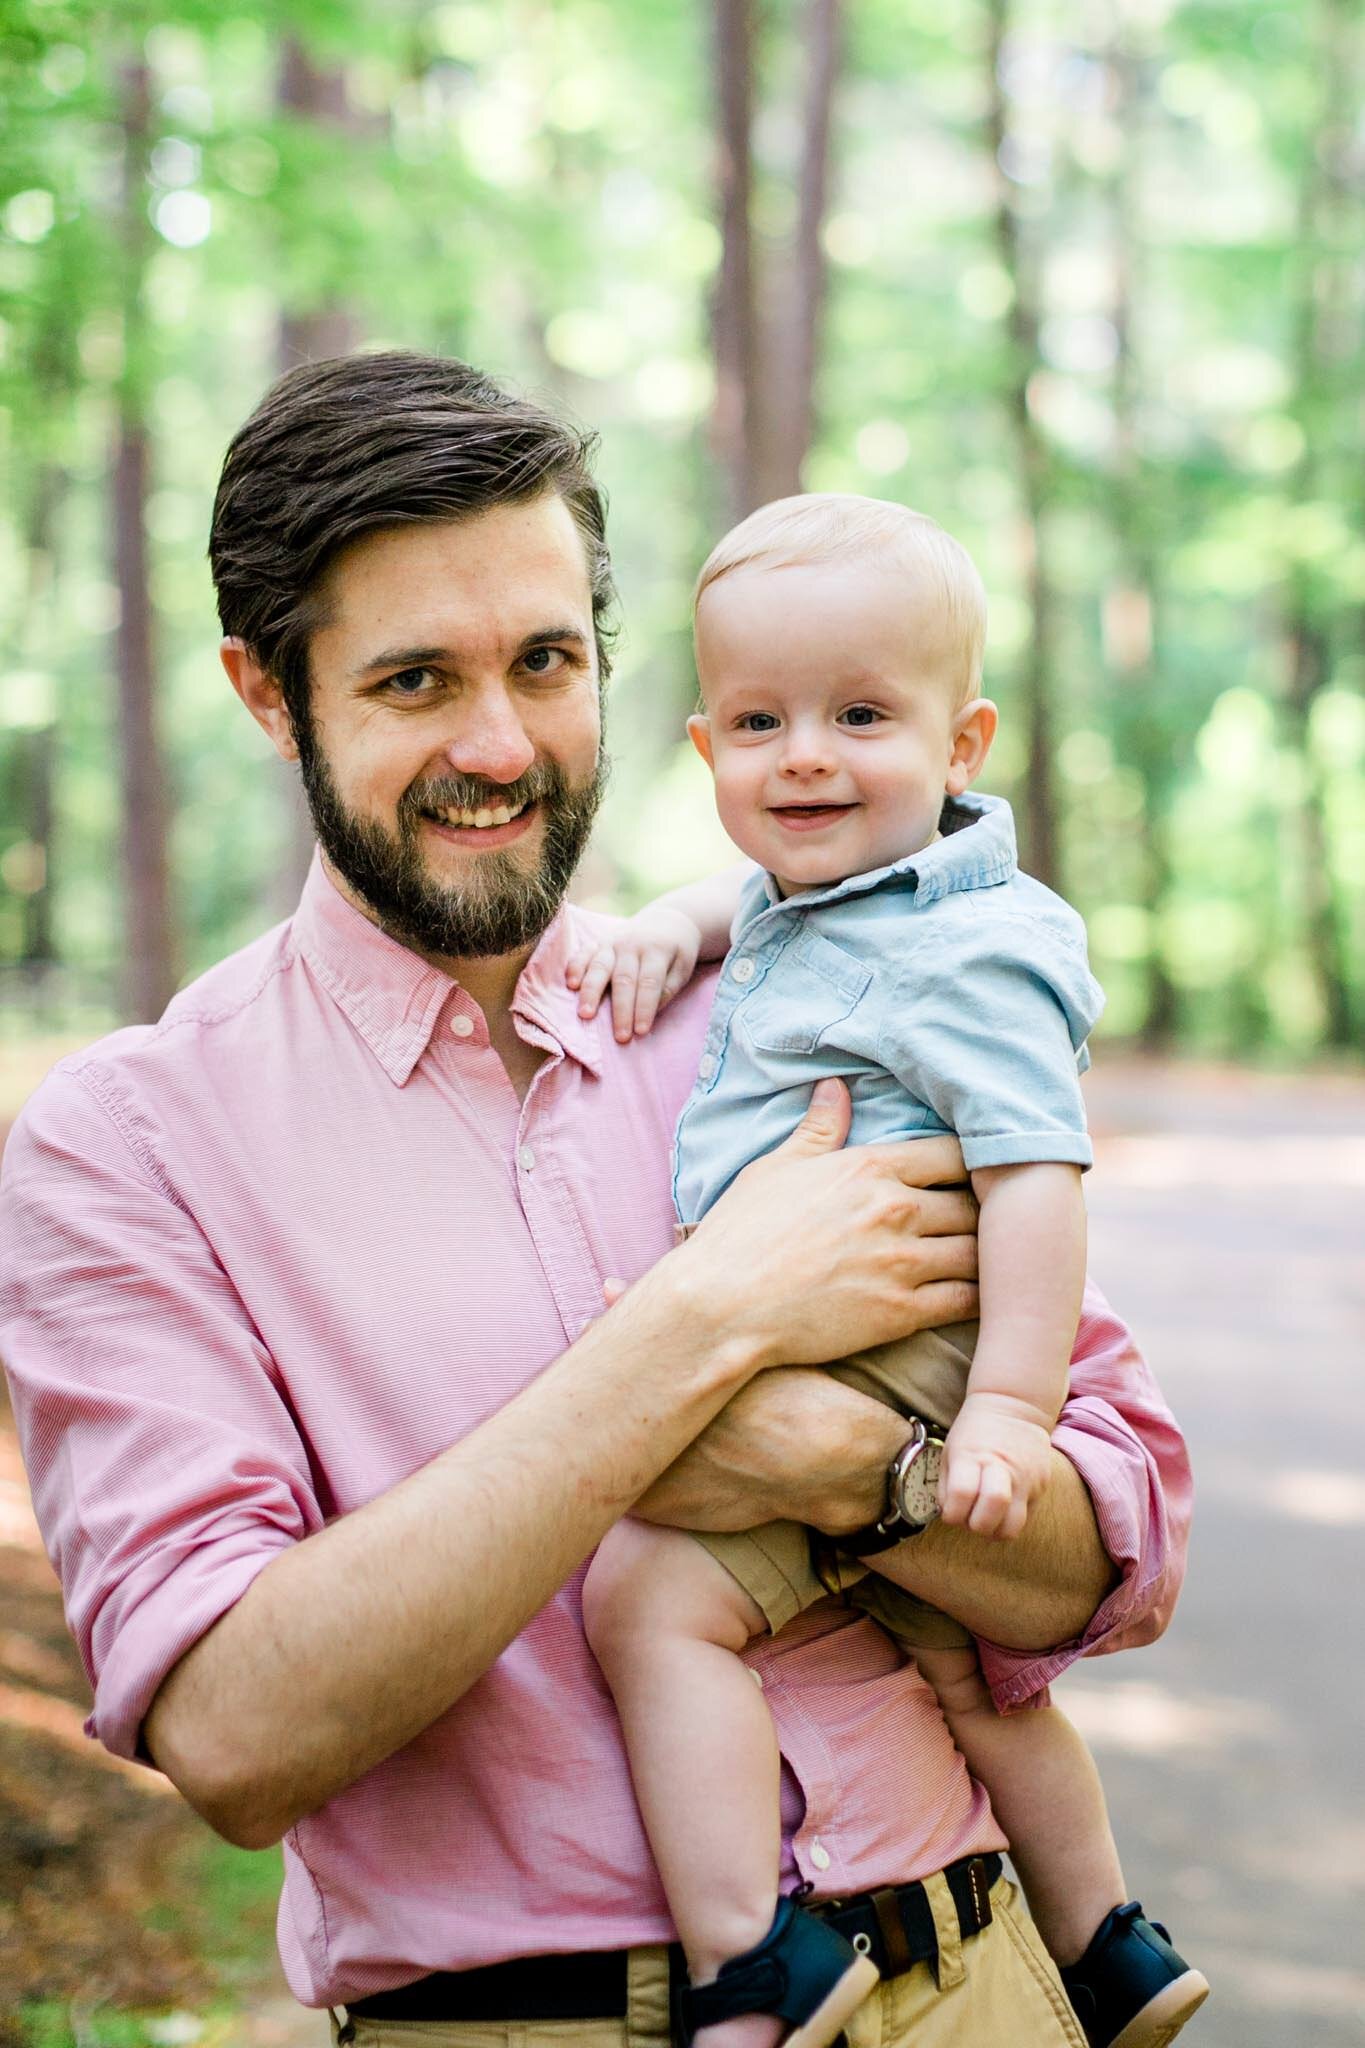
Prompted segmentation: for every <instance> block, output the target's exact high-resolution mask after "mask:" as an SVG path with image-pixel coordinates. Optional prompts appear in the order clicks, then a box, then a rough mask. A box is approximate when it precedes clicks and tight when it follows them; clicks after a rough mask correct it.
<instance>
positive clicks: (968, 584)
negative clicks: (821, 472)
mask: <svg viewBox="0 0 1365 2048" xmlns="http://www.w3.org/2000/svg"><path fill="white" fill-rule="evenodd" d="M860 554H876V555H881V556H891V557H892V558H893V559H897V560H899V561H900V562H901V563H902V564H904V565H905V566H907V567H909V566H912V565H913V566H914V567H916V568H921V569H924V570H926V571H927V572H928V574H929V578H930V582H931V587H932V588H933V590H934V593H935V595H936V596H937V597H938V598H939V599H940V600H941V602H942V605H943V612H944V621H945V624H946V625H947V628H948V631H949V632H950V633H951V635H952V637H953V638H954V640H955V641H956V642H957V643H958V645H959V646H960V647H961V650H962V668H961V671H960V674H959V678H958V688H959V693H960V694H959V697H958V702H959V703H963V704H965V703H966V702H967V701H968V699H969V698H971V697H975V696H976V695H977V692H978V687H979V685H980V681H981V662H982V656H983V654H984V651H985V645H986V589H985V585H984V584H983V583H982V581H981V577H980V575H979V574H978V572H977V567H976V564H975V562H974V561H973V560H972V558H971V556H970V555H969V554H968V553H967V550H966V549H965V548H964V547H963V545H962V543H961V542H960V541H956V540H954V539H953V537H952V535H951V534H950V533H945V532H944V530H943V528H942V527H941V526H939V525H938V524H937V523H936V522H935V521H934V520H932V519H930V518H929V517H928V516H927V515H926V514H925V513H923V512H912V511H911V509H910V507H909V506H908V505H893V504H890V503H888V502H887V501H886V500H885V499H882V498H861V497H858V496H856V495H855V494H854V493H852V492H846V491H809V492H805V493H803V494H802V495H801V496H800V497H796V498H776V499H774V500H773V502H772V504H770V505H760V506H759V508H758V510H757V512H751V513H750V514H749V517H748V518H747V519H742V520H741V521H740V523H739V525H738V526H734V527H732V528H731V529H730V531H729V533H727V534H726V535H724V537H723V538H722V539H721V540H718V541H717V542H716V545H715V546H714V547H713V548H712V550H711V552H710V554H709V555H708V556H707V558H706V560H705V562H704V563H703V564H702V571H701V574H700V576H698V578H697V587H696V590H695V592H694V593H693V598H692V604H693V609H694V611H695V609H696V607H697V605H699V604H700V603H701V600H702V597H703V595H704V593H705V592H706V591H707V590H709V588H710V587H711V585H712V584H713V583H715V582H717V581H718V580H719V579H720V578H721V577H722V576H729V575H732V574H733V573H734V571H735V570H736V569H748V568H756V567H763V568H770V569H787V568H797V567H802V566H805V565H807V564H814V563H817V562H832V561H837V560H838V559H839V558H841V557H842V556H846V555H860Z"/></svg>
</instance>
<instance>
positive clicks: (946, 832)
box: [754, 795, 1019, 916]
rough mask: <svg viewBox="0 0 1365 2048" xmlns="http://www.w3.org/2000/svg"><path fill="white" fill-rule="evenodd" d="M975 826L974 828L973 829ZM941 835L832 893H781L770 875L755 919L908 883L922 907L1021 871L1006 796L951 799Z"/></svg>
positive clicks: (941, 823) (847, 879) (852, 877)
mask: <svg viewBox="0 0 1365 2048" xmlns="http://www.w3.org/2000/svg"><path fill="white" fill-rule="evenodd" d="M969 828H970V829H969ZM939 832H940V834H941V835H942V836H941V837H940V838H938V839H936V840H935V841H934V843H933V844H932V846H925V847H921V849H920V851H919V852H918V853H907V854H905V855H904V856H903V857H902V858H901V859H900V860H896V861H892V862H891V863H890V865H889V866H887V867H884V868H874V869H872V871H871V872H870V873H868V874H865V875H847V876H845V878H844V880H843V881H842V882H834V883H831V885H830V886H829V888H827V889H809V890H806V891H804V892H803V893H802V894H801V895H800V896H787V897H784V896H782V895H780V894H779V892H778V887H777V884H776V882H775V881H774V880H773V878H772V876H771V875H763V876H762V877H761V880H762V890H761V894H760V896H759V899H758V901H757V902H756V903H755V905H754V915H757V916H761V915H762V913H763V912H764V911H765V910H771V909H777V908H785V907H786V906H787V905H790V906H791V907H792V908H793V909H795V910H808V909H810V908H811V907H812V906H813V905H815V904H818V903H838V902H840V901H842V899H843V898H844V897H846V896H865V895H868V894H870V893H871V892H872V891H873V890H874V889H881V888H886V887H887V886H889V885H890V884H892V883H895V882H901V881H908V882H909V883H910V886H911V888H913V890H914V891H915V897H916V900H917V901H918V902H919V903H920V904H927V903H934V902H936V901H937V900H938V898H939V897H940V896H949V895H951V894H952V893H953V891H954V890H957V889H987V888H990V887H992V886H993V885H994V884H995V883H997V882H1008V881H1009V879H1010V877H1011V876H1012V875H1014V874H1017V872H1018V869H1019V854H1018V849H1017V847H1016V845H1015V837H1014V813H1013V812H1012V811H1011V810H1010V807H1009V805H1008V804H1007V803H1006V802H1005V799H1004V798H1003V797H999V796H976V795H972V796H963V797H948V798H946V799H945V801H944V805H943V812H942V815H941V816H940V818H939Z"/></svg>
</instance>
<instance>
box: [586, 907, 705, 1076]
mask: <svg viewBox="0 0 1365 2048" xmlns="http://www.w3.org/2000/svg"><path fill="white" fill-rule="evenodd" d="M701 945H702V932H701V927H700V926H699V925H698V924H697V922H696V920H695V919H694V918H692V917H690V916H689V915H688V914H687V912H686V911H683V910H677V909H674V908H673V907H672V906H671V905H669V904H666V903H651V904H649V905H647V906H646V908H645V909H644V910H641V911H639V912H637V914H636V915H635V916H634V917H630V918H627V919H626V921H625V923H624V924H623V925H621V927H620V928H619V930H617V931H615V932H613V933H612V934H611V936H610V937H609V938H604V939H597V940H595V941H594V942H593V943H592V944H590V945H587V946H582V947H580V948H579V950H578V951H577V952H576V953H574V954H573V956H572V957H571V959H570V960H569V961H568V962H567V963H566V965H565V968H564V979H565V980H566V981H567V982H568V984H569V987H570V988H574V989H577V990H578V1014H579V1016H580V1017H595V1016H596V1015H597V1010H598V1005H599V1004H600V1003H601V1001H602V997H603V996H604V995H605V994H606V992H607V989H608V987H610V989H611V1028H612V1036H613V1037H614V1038H615V1039H616V1040H617V1042H618V1043H619V1044H621V1045H627V1044H629V1042H630V1040H631V1039H632V1038H643V1037H645V1035H646V1034H647V1033H648V1032H649V1030H650V1029H651V1027H652V1026H653V1023H654V1019H655V1018H656V1017H657V1016H658V1014H659V1012H660V1011H661V1010H663V1009H666V1008H667V1007H668V1005H669V1003H671V1002H672V1000H673V998H674V996H675V995H677V994H678V992H679V990H680V989H684V988H686V987H687V984H688V982H689V981H690V980H691V979H692V976H693V973H694V972H695V970H696V965H697V958H698V955H699V954H700V951H701Z"/></svg>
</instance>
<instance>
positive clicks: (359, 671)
mask: <svg viewBox="0 0 1365 2048" xmlns="http://www.w3.org/2000/svg"><path fill="white" fill-rule="evenodd" d="M559 640H571V641H572V642H573V643H574V645H575V646H577V647H586V646H587V644H588V640H587V635H586V634H585V633H584V632H583V631H582V630H581V628H580V627H578V626H537V628H536V630H535V631H534V633H528V634H527V635H526V637H525V639H524V640H522V641H521V642H520V644H519V645H518V647H517V649H516V657H515V658H517V659H520V657H521V656H522V655H523V654H528V653H529V652H530V650H531V649H532V648H533V647H545V646H548V645H550V644H551V643H552V642H554V641H559ZM434 662H455V663H456V664H458V655H457V653H456V651H455V650H454V649H453V648H450V647H385V648H384V649H382V650H381V652H380V653H378V654H372V655H371V656H370V659H369V660H368V661H366V662H362V663H361V665H360V667H359V668H354V669H352V670H351V679H352V681H354V682H359V681H360V680H362V679H363V678H364V677H365V676H372V675H377V674H378V673H379V671H380V670H381V669H386V668H387V669H393V670H394V671H397V670H400V669H405V668H426V667H427V666H428V665H429V664H431V663H434Z"/></svg>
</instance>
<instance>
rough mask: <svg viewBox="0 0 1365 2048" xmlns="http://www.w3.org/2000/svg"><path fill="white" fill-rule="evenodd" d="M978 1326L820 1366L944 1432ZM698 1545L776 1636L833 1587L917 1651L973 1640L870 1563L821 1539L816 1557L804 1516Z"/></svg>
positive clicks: (703, 1539)
mask: <svg viewBox="0 0 1365 2048" xmlns="http://www.w3.org/2000/svg"><path fill="white" fill-rule="evenodd" d="M976 1330H977V1326H976V1324H975V1323H951V1324H949V1325H948V1326H947V1327H946V1328H945V1329H942V1330H922V1331H920V1333H919V1334H918V1335H917V1336H914V1337H903V1338H901V1339H900V1341H899V1342H898V1343H895V1344H881V1345H878V1347H877V1348H876V1350H874V1351H859V1352H857V1353H855V1355H854V1356H853V1357H852V1358H842V1359H840V1360H839V1361H838V1363H837V1364H835V1365H829V1366H826V1367H825V1371H826V1372H830V1373H833V1375H834V1377H835V1379H836V1380H842V1381H843V1383H844V1384H845V1386H849V1387H856V1388H857V1390H858V1392H859V1393H860V1394H869V1395H871V1397H872V1399H873V1400H875V1401H883V1402H885V1404H886V1406H887V1407H888V1408H894V1409H896V1410H897V1411H898V1412H899V1413H900V1414H902V1415H905V1414H910V1415H919V1416H921V1417H923V1419H924V1421H926V1422H936V1423H937V1424H938V1425H939V1427H940V1428H941V1429H947V1428H949V1427H950V1425H951V1424H952V1421H953V1419H954V1417H955V1416H956V1414H957V1411H958V1409H959V1408H960V1407H961V1406H962V1400H963V1396H964V1394H965V1393H966V1390H967V1374H968V1372H969V1371H970V1370H971V1363H972V1354H973V1352H974V1351H975V1349H976ZM695 1541H696V1542H698V1543H700V1544H701V1545H702V1546H703V1548H704V1549H706V1550H709V1551H710V1553H711V1555H712V1557H714V1558H715V1559H716V1561H717V1562H718V1563H719V1564H723V1565H724V1567H725V1569H726V1571H727V1572H729V1574H730V1576H731V1578H732V1579H737V1580H738V1581H739V1583H740V1585H741V1586H743V1588H744V1590H745V1592H746V1593H747V1594H748V1595H749V1597H750V1599H751V1600H753V1601H754V1602H755V1604H756V1605H757V1606H758V1607H759V1608H761V1609H762V1612H763V1618H764V1620H765V1621H766V1622H767V1624H768V1627H769V1628H770V1629H771V1631H772V1633H773V1634H774V1635H776V1634H777V1632H778V1630H779V1629H780V1628H785V1627H786V1624H787V1623H788V1622H789V1621H790V1620H791V1619H792V1618H793V1616H794V1615H797V1614H801V1613H802V1612H804V1610H805V1609H806V1608H807V1607H813V1606H814V1605H815V1602H816V1601H817V1600H823V1599H824V1598H825V1597H826V1596H827V1594H829V1593H832V1592H839V1593H843V1594H845V1595H846V1596H847V1598H848V1599H849V1600H850V1601H851V1602H852V1604H853V1605H854V1606H855V1607H860V1608H862V1610H863V1612H864V1613H865V1614H870V1615H871V1616H872V1619H873V1620H874V1621H878V1622H880V1623H881V1625H882V1627H883V1628H884V1629H885V1630H886V1631H887V1633H888V1635H891V1636H893V1637H894V1638H895V1640H896V1641H897V1642H898V1643H899V1644H900V1645H901V1647H902V1648H903V1649H905V1650H908V1651H910V1652H911V1653H912V1654H913V1652H914V1651H915V1650H916V1649H921V1650H933V1649H938V1650H951V1649H959V1648H963V1647H966V1646H968V1645H970V1643H971V1641H972V1638H971V1636H970V1634H969V1633H968V1631H967V1630H966V1629H965V1628H963V1627H962V1625H961V1623H960V1622H956V1621H954V1620H953V1619H952V1618H951V1616H949V1615H946V1614H941V1613H940V1612H939V1610H938V1608H936V1607H930V1606H929V1605H928V1604H927V1603H926V1602H925V1601H923V1600H917V1599H916V1598H915V1595H914V1594H913V1593H906V1592H904V1591H902V1589H901V1588H900V1587H899V1586H893V1585H892V1584H891V1582H890V1581H889V1580H888V1579H883V1578H879V1577H878V1576H877V1574H876V1573H875V1572H872V1571H869V1569H868V1567H867V1566H866V1565H862V1564H858V1563H857V1562H856V1561H855V1560H853V1559H851V1558H844V1557H843V1556H842V1555H840V1556H839V1557H838V1559H837V1561H836V1560H835V1558H834V1553H833V1551H832V1550H831V1551H829V1552H828V1557H826V1555H825V1554H824V1553H825V1549H826V1547H825V1546H823V1545H821V1546H820V1552H819V1554H817V1550H816V1548H815V1545H816V1544H817V1543H818V1539H813V1538H812V1535H811V1532H810V1530H809V1529H806V1528H804V1527H803V1526H802V1524H801V1523H800V1522H769V1523H767V1524H766V1525H765V1526H764V1527H763V1528H761V1529H749V1530H746V1531H744V1532H743V1533H742V1534H737V1535H720V1536H710V1535H698V1536H696V1537H695Z"/></svg>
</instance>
